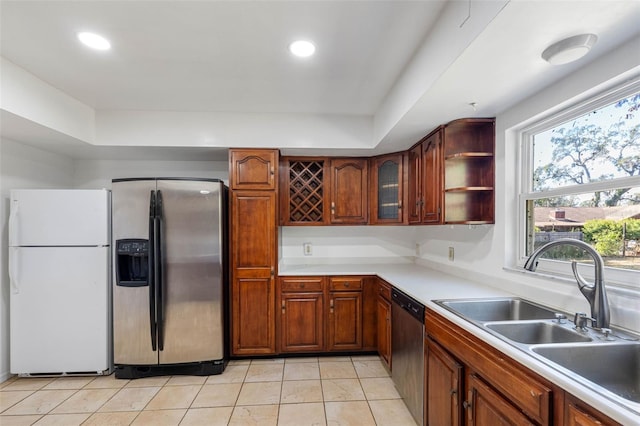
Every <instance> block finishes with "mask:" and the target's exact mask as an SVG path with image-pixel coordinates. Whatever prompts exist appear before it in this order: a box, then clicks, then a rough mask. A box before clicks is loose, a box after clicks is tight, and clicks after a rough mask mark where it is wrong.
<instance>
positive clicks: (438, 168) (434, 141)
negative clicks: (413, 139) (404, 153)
mask: <svg viewBox="0 0 640 426" xmlns="http://www.w3.org/2000/svg"><path fill="white" fill-rule="evenodd" d="M441 148H442V131H441V130H437V131H435V132H433V133H431V134H430V135H429V136H427V138H426V139H425V140H424V141H423V142H422V164H423V168H422V184H423V188H424V189H423V191H422V194H423V195H422V200H423V204H422V223H424V224H435V225H437V224H440V223H442V215H441V213H442V149H441Z"/></svg>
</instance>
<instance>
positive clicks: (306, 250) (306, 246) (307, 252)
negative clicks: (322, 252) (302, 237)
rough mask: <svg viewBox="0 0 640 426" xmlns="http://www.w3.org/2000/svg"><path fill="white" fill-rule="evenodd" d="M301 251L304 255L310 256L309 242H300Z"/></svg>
mask: <svg viewBox="0 0 640 426" xmlns="http://www.w3.org/2000/svg"><path fill="white" fill-rule="evenodd" d="M302 252H303V253H304V255H305V256H311V254H312V251H311V243H304V244H302Z"/></svg>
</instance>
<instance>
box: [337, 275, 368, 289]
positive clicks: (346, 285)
mask: <svg viewBox="0 0 640 426" xmlns="http://www.w3.org/2000/svg"><path fill="white" fill-rule="evenodd" d="M329 290H330V291H357V290H362V278H361V277H353V278H348V277H345V278H330V281H329Z"/></svg>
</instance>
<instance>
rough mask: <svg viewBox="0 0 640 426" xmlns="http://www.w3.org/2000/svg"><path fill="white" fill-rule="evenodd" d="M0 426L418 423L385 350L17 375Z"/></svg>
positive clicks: (6, 387)
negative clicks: (175, 368)
mask: <svg viewBox="0 0 640 426" xmlns="http://www.w3.org/2000/svg"><path fill="white" fill-rule="evenodd" d="M0 424H1V425H2V426H13V425H38V426H43V425H45V426H46V425H60V426H73V425H98V426H103V425H114V426H115V425H135V426H138V425H149V426H164V425H188V426H205V425H206V426H209V425H211V426H215V425H242V426H245V425H259V426H268V425H279V426H280V425H281V426H285V425H294V426H304V425H331V426H343V425H344V426H347V425H358V426H366V425H379V426H384V425H393V426H405V425H406V426H415V422H414V421H413V419H412V417H411V415H410V414H409V411H408V410H407V408H406V406H405V405H404V403H403V401H402V400H401V399H400V397H399V395H398V392H397V391H396V389H395V387H394V385H393V382H392V381H391V378H390V377H389V373H388V372H387V370H386V369H385V368H384V366H383V364H382V362H381V361H380V359H379V358H378V357H377V356H353V357H348V356H347V357H321V358H285V359H282V358H277V359H261V360H252V361H250V360H237V361H231V362H230V363H229V365H228V366H227V368H226V370H225V372H224V373H223V374H220V375H217V376H208V377H196V376H164V377H153V378H145V379H137V380H118V379H116V378H114V377H113V375H111V376H107V377H97V378H94V377H60V378H13V379H10V380H8V381H6V382H4V383H0Z"/></svg>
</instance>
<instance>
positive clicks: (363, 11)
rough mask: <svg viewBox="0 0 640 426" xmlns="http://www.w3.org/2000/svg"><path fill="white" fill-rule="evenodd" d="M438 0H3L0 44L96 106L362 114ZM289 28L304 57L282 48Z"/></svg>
mask: <svg viewBox="0 0 640 426" xmlns="http://www.w3.org/2000/svg"><path fill="white" fill-rule="evenodd" d="M442 4H443V2H442V1H422V2H421V1H413V2H403V1H400V2H397V1H382V2H380V1H364V2H361V1H347V2H345V1H338V2H333V1H321V2H308V1H285V2H278V1H254V2H246V1H224V2H220V1H153V2H149V1H84V2H80V1H2V55H3V56H4V57H5V58H7V59H9V60H10V61H11V62H13V63H15V64H17V65H19V66H21V67H23V68H25V69H27V70H29V71H31V72H32V73H33V74H35V75H37V76H39V77H40V78H42V79H43V80H45V81H47V82H48V83H50V84H52V85H53V86H55V87H57V88H59V89H62V90H63V91H64V92H66V93H68V94H70V95H72V96H73V97H75V98H77V99H78V100H80V101H82V102H84V103H86V104H87V105H90V106H92V107H94V108H96V109H132V110H170V111H176V110H177V111H185V110H186V111H232V112H237V111H240V112H245V111H248V112H304V113H332V114H366V115H370V114H373V113H374V112H375V111H376V109H377V108H378V106H379V105H380V102H381V101H382V99H383V97H384V96H385V95H386V93H387V92H388V91H389V90H390V88H391V86H392V84H393V83H394V81H395V79H396V78H397V76H398V75H399V74H400V72H401V71H402V69H403V67H404V66H405V64H406V63H407V62H408V60H409V59H410V58H411V55H412V54H413V52H414V51H415V49H416V48H417V47H418V46H419V45H420V43H421V42H422V40H423V39H424V37H425V35H426V33H427V31H428V29H429V26H430V25H431V23H432V22H433V21H434V19H435V18H436V17H437V15H438V13H439V11H440V9H441V7H442ZM77 31H92V32H97V33H99V34H103V35H105V36H106V37H108V38H109V39H110V40H111V43H112V49H111V50H110V51H108V52H95V51H90V50H87V49H86V48H85V47H84V46H82V45H80V44H79V43H78V42H77V40H76V39H75V36H76V32H77ZM299 38H302V39H310V40H313V41H314V43H315V44H316V45H317V54H316V55H315V56H314V57H313V58H309V59H300V58H295V57H293V56H292V55H290V54H289V52H288V45H289V43H291V42H292V41H294V40H296V39H299Z"/></svg>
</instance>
